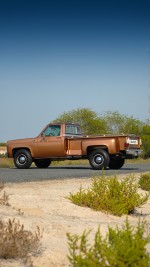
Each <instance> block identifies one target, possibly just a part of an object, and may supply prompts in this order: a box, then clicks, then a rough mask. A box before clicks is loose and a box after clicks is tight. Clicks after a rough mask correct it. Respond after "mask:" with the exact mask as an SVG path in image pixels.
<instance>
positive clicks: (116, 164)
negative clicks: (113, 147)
mask: <svg viewBox="0 0 150 267" xmlns="http://www.w3.org/2000/svg"><path fill="white" fill-rule="evenodd" d="M124 163H125V159H124V158H118V159H117V158H116V159H110V162H109V165H108V167H109V168H110V169H112V170H119V169H121V168H122V166H123V165H124Z"/></svg>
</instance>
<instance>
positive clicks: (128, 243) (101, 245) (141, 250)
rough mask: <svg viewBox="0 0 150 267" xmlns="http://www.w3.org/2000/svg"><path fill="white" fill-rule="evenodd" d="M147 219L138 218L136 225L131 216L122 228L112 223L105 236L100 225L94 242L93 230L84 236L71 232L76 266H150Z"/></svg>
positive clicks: (72, 252)
mask: <svg viewBox="0 0 150 267" xmlns="http://www.w3.org/2000/svg"><path fill="white" fill-rule="evenodd" d="M147 230H148V225H147V223H146V222H144V221H142V222H140V221H139V222H138V225H137V226H136V228H135V227H132V226H131V225H130V224H129V222H128V219H126V223H125V225H123V226H122V228H121V229H119V228H118V227H117V228H116V229H113V228H111V227H108V233H107V235H106V237H105V238H103V237H102V235H101V232H100V227H99V228H98V230H97V232H96V234H95V238H94V242H93V243H94V244H93V245H90V244H89V241H88V235H89V232H86V231H84V232H83V234H82V235H81V236H79V235H71V234H70V233H67V238H68V246H69V255H68V259H69V261H70V263H71V264H72V266H74V267H83V266H84V267H99V266H101V267H147V266H150V254H149V253H148V252H147V251H146V245H147V244H148V243H150V234H149V233H148V234H147V235H146V237H145V236H144V233H145V231H147Z"/></svg>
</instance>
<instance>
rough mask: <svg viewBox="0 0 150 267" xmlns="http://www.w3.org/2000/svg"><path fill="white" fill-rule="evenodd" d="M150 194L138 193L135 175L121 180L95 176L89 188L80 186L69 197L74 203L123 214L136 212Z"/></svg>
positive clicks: (119, 214)
mask: <svg viewBox="0 0 150 267" xmlns="http://www.w3.org/2000/svg"><path fill="white" fill-rule="evenodd" d="M148 197H149V195H148V194H145V196H141V195H140V194H139V193H138V184H137V183H136V182H135V179H134V177H133V176H129V177H126V178H125V179H122V180H121V181H119V179H117V177H116V176H114V177H110V178H106V177H105V176H104V175H103V176H102V177H96V178H93V180H92V184H91V186H90V188H89V189H87V190H84V189H82V188H80V190H79V192H77V193H75V194H70V196H69V197H68V198H69V199H70V200H71V201H72V202H73V203H74V204H77V205H79V206H87V207H90V208H92V209H94V210H99V211H106V212H108V213H111V214H114V215H118V216H121V215H122V214H130V213H133V212H134V209H135V207H140V206H141V205H143V204H144V203H146V201H147V200H148Z"/></svg>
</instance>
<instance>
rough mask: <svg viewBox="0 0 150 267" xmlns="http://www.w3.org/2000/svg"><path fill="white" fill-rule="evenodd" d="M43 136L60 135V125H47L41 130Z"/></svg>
mask: <svg viewBox="0 0 150 267" xmlns="http://www.w3.org/2000/svg"><path fill="white" fill-rule="evenodd" d="M43 135H44V136H59V135H60V125H49V126H48V127H47V128H46V130H45V131H44V132H43Z"/></svg>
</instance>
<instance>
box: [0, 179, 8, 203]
mask: <svg viewBox="0 0 150 267" xmlns="http://www.w3.org/2000/svg"><path fill="white" fill-rule="evenodd" d="M3 189H4V184H1V183H0V194H1V191H2V190H3ZM8 200H9V195H8V194H7V193H6V192H5V191H4V192H3V195H2V196H0V205H7V206H9V203H8Z"/></svg>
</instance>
